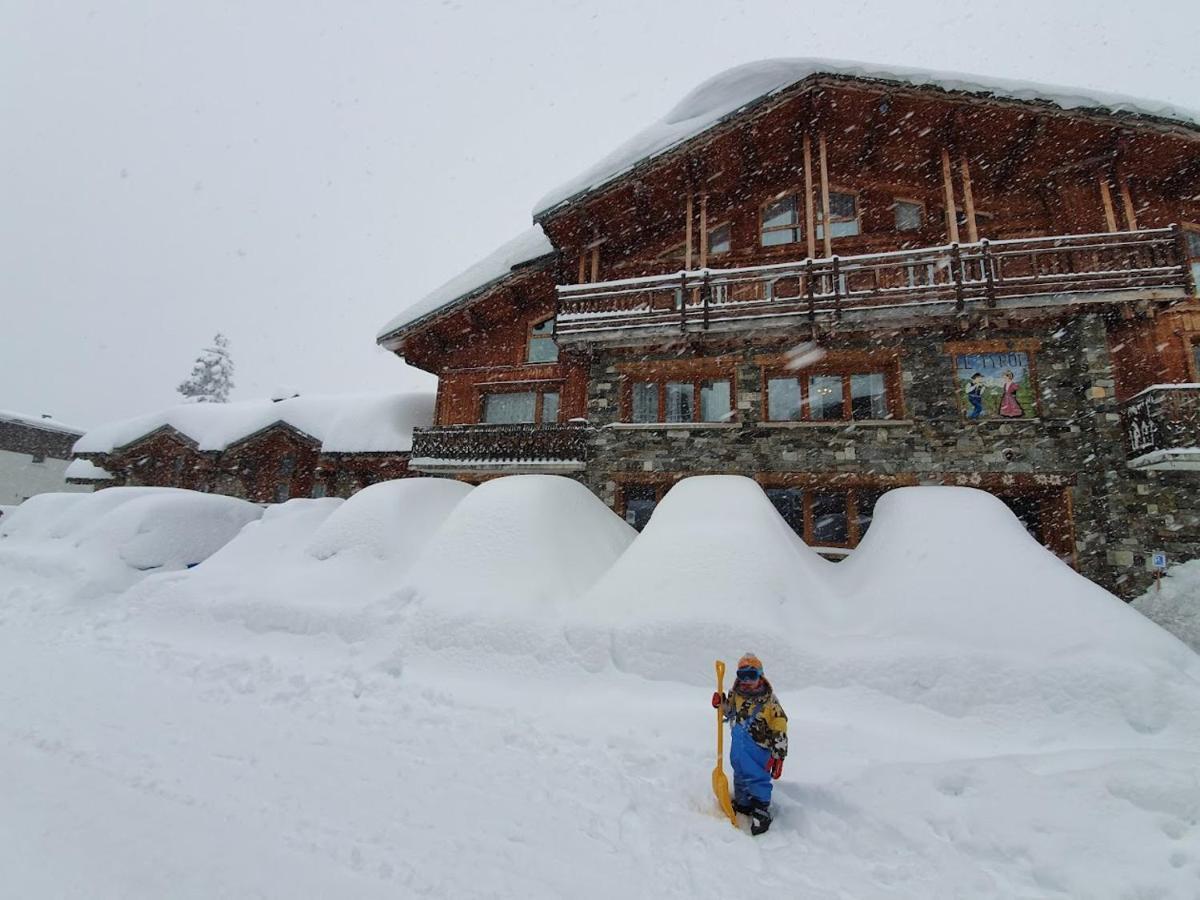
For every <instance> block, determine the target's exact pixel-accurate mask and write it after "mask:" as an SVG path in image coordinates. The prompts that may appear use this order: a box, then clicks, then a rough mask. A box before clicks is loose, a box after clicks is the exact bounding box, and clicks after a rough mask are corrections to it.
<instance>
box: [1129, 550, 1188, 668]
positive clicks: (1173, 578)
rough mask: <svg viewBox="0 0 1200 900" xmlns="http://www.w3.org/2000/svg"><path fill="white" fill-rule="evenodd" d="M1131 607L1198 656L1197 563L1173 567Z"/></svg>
mask: <svg viewBox="0 0 1200 900" xmlns="http://www.w3.org/2000/svg"><path fill="white" fill-rule="evenodd" d="M1133 607H1134V609H1136V610H1137V611H1138V612H1140V613H1142V614H1143V615H1144V616H1146V617H1147V618H1148V619H1150V620H1151V621H1152V622H1154V623H1155V624H1157V625H1159V626H1161V627H1163V628H1165V629H1166V630H1167V631H1169V632H1171V634H1173V635H1175V636H1176V637H1177V638H1179V639H1180V640H1181V641H1183V642H1184V643H1185V644H1187V645H1188V646H1189V647H1191V648H1192V649H1193V650H1195V651H1196V652H1197V653H1200V559H1193V560H1191V561H1190V562H1185V563H1184V564H1183V565H1179V566H1173V567H1172V568H1171V569H1170V570H1169V571H1168V572H1167V574H1166V575H1164V576H1163V578H1162V585H1161V588H1159V589H1156V588H1150V590H1148V591H1146V593H1144V594H1142V596H1140V597H1138V598H1137V599H1136V600H1134V601H1133Z"/></svg>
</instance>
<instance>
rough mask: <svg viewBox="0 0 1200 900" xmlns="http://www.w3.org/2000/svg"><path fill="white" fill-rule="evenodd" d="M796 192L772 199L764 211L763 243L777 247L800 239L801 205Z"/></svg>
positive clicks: (765, 245) (766, 245)
mask: <svg viewBox="0 0 1200 900" xmlns="http://www.w3.org/2000/svg"><path fill="white" fill-rule="evenodd" d="M797 201H798V198H797V196H796V195H795V194H788V195H787V196H786V197H780V198H779V199H777V200H772V201H771V202H770V203H768V204H767V205H766V206H764V207H763V211H762V245H763V246H764V247H777V246H779V245H781V244H794V243H796V242H797V241H799V240H800V205H799V203H798V202H797Z"/></svg>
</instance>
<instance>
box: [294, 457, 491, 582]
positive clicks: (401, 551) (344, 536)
mask: <svg viewBox="0 0 1200 900" xmlns="http://www.w3.org/2000/svg"><path fill="white" fill-rule="evenodd" d="M470 492H471V486H470V485H468V484H464V483H463V482H461V481H451V480H448V479H443V478H402V479H399V480H396V481H385V482H381V483H379V484H373V485H371V486H370V487H368V488H365V489H363V490H361V491H359V492H358V493H357V494H355V495H354V496H353V497H351V498H350V499H349V500H347V501H346V502H345V504H343V505H342V506H341V508H339V509H338V510H336V511H335V512H334V513H333V514H332V515H331V516H329V518H328V519H326V520H325V521H324V522H323V523H322V524H321V526H320V528H318V529H317V531H316V533H315V534H314V535H313V537H312V540H311V541H310V542H309V543H308V553H309V554H310V555H311V556H313V557H314V558H316V559H329V558H330V557H333V556H336V555H337V554H339V553H352V552H356V551H357V552H361V553H365V554H368V555H370V556H373V557H374V558H376V559H380V560H393V561H395V562H397V563H399V564H401V565H404V566H405V567H407V565H408V564H410V563H411V562H412V561H413V560H414V559H416V557H417V555H418V554H419V552H420V550H421V548H422V547H423V546H424V545H425V542H426V541H428V540H429V538H430V536H431V535H432V534H433V533H434V532H436V531H437V529H438V527H439V526H440V525H441V524H442V521H443V520H444V519H445V518H446V517H447V516H448V515H449V514H450V512H451V510H453V509H454V507H455V506H457V505H458V503H459V502H460V501H462V500H463V498H464V497H466V496H467V495H468V494H469V493H470Z"/></svg>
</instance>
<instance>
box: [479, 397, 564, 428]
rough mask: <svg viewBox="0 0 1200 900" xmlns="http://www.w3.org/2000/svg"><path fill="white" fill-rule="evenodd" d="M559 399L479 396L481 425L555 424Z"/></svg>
mask: <svg viewBox="0 0 1200 900" xmlns="http://www.w3.org/2000/svg"><path fill="white" fill-rule="evenodd" d="M558 400H559V395H558V391H557V390H555V389H551V390H543V391H495V392H493V393H490V394H484V395H483V415H482V417H481V421H482V422H484V423H486V424H488V425H534V424H549V423H552V422H557V421H558V406H559V403H558Z"/></svg>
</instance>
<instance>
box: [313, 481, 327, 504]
mask: <svg viewBox="0 0 1200 900" xmlns="http://www.w3.org/2000/svg"><path fill="white" fill-rule="evenodd" d="M311 496H312V498H313V499H314V500H319V499H320V498H322V497H324V496H325V482H324V481H320V480H317V481H314V482H313V486H312V493H311Z"/></svg>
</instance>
